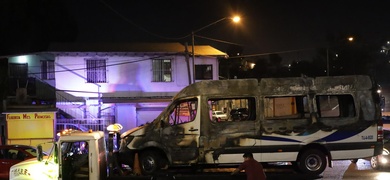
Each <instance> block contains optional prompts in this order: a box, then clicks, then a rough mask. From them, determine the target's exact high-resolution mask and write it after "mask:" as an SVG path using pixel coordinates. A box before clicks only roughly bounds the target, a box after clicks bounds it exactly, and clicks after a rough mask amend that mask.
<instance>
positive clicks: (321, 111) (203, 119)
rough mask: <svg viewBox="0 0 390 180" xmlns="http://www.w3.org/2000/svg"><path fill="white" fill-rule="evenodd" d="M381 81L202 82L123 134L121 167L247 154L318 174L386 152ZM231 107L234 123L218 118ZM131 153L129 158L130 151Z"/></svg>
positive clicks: (226, 159)
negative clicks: (338, 164) (136, 160)
mask: <svg viewBox="0 0 390 180" xmlns="http://www.w3.org/2000/svg"><path fill="white" fill-rule="evenodd" d="M376 90H377V85H376V84H375V83H374V81H372V80H371V79H370V77H368V76H360V75H358V76H336V77H332V76H328V77H316V78H310V77H292V78H264V79H261V80H259V81H258V80H256V79H235V80H219V81H201V82H197V83H194V84H191V85H189V86H187V87H186V88H184V89H183V90H182V91H181V92H179V93H178V94H177V95H176V96H175V97H174V98H173V101H172V103H171V104H170V105H169V106H168V107H167V108H166V109H165V110H164V111H163V112H162V113H161V114H160V115H159V116H158V117H157V118H156V119H155V120H154V121H153V122H152V123H150V124H146V125H144V126H141V127H137V128H135V129H131V130H129V131H127V132H125V133H123V134H122V135H121V138H122V140H121V146H120V153H121V154H123V155H124V156H123V158H120V160H121V164H128V165H130V166H131V165H132V162H133V159H132V158H133V157H134V154H135V153H138V154H140V156H139V157H140V163H141V168H142V169H141V170H142V172H143V173H144V174H152V173H154V172H156V171H157V170H158V169H160V168H161V167H162V165H163V164H166V163H168V164H169V165H170V166H171V167H174V166H176V167H181V166H189V165H190V166H191V165H194V166H196V167H202V166H213V167H216V166H219V167H221V166H232V167H233V166H237V165H238V164H240V163H241V162H242V154H243V153H244V152H251V153H253V155H254V157H255V158H256V159H257V160H258V161H261V162H264V163H272V162H292V164H294V165H295V166H297V169H298V170H299V171H300V172H301V173H305V174H310V175H318V174H320V173H322V172H323V171H324V170H325V168H326V166H327V165H328V166H331V164H332V163H331V161H332V160H343V159H347V160H349V159H356V158H364V157H371V156H376V155H379V154H380V153H382V148H383V142H382V140H383V131H382V123H381V110H380V102H379V101H380V98H379V95H378V93H377V92H376ZM212 109H226V110H227V112H228V114H229V117H234V119H233V120H231V121H230V120H228V121H214V120H213V117H212V113H211V112H210V111H211V110H212ZM126 155H127V156H126Z"/></svg>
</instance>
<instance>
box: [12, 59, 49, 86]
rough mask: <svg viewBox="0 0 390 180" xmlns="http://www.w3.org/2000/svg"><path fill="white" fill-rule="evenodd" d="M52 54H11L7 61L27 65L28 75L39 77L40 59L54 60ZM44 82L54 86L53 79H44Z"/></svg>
mask: <svg viewBox="0 0 390 180" xmlns="http://www.w3.org/2000/svg"><path fill="white" fill-rule="evenodd" d="M54 58H55V57H54V55H51V54H45V55H22V56H13V57H9V58H8V63H16V64H24V63H27V65H28V73H29V74H28V76H29V77H34V78H37V79H40V78H41V74H40V72H41V60H54ZM45 82H46V83H48V84H50V85H51V86H53V87H54V86H55V82H54V80H45Z"/></svg>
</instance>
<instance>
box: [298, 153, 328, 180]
mask: <svg viewBox="0 0 390 180" xmlns="http://www.w3.org/2000/svg"><path fill="white" fill-rule="evenodd" d="M297 165H298V169H299V170H300V171H301V172H302V173H304V174H309V175H319V174H321V173H322V172H323V171H324V170H325V168H326V156H325V154H324V153H323V152H322V151H320V150H318V149H309V150H306V151H304V152H303V153H302V154H301V155H300V156H299V159H298V161H297Z"/></svg>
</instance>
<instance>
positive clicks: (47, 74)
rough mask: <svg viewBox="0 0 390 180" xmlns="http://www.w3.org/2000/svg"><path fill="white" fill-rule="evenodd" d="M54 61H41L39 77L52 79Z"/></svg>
mask: <svg viewBox="0 0 390 180" xmlns="http://www.w3.org/2000/svg"><path fill="white" fill-rule="evenodd" d="M54 77H55V76H54V61H53V60H44V61H41V79H47V80H49V79H54Z"/></svg>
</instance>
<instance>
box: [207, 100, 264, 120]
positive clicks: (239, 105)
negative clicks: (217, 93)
mask: <svg viewBox="0 0 390 180" xmlns="http://www.w3.org/2000/svg"><path fill="white" fill-rule="evenodd" d="M208 105H209V115H210V116H209V117H210V120H211V121H213V122H226V121H246V120H252V121H253V120H255V119H256V104H255V98H252V97H237V98H210V99H209V100H208Z"/></svg>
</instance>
